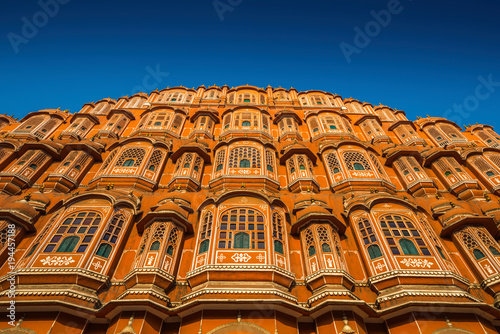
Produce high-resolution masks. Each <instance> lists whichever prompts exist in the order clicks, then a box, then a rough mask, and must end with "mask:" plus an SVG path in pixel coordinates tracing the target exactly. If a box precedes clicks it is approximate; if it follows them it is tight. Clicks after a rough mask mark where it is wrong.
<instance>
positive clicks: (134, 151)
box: [115, 147, 146, 167]
mask: <svg viewBox="0 0 500 334" xmlns="http://www.w3.org/2000/svg"><path fill="white" fill-rule="evenodd" d="M145 155H146V150H145V149H143V148H138V147H134V148H127V149H125V150H124V151H123V152H122V154H121V156H120V158H119V159H118V160H117V161H116V163H115V166H116V167H122V166H124V167H139V166H140V165H141V163H142V160H143V159H144V156H145Z"/></svg>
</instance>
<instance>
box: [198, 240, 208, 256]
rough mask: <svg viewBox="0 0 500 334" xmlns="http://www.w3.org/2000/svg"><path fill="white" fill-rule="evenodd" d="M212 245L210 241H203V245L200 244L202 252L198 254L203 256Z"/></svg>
mask: <svg viewBox="0 0 500 334" xmlns="http://www.w3.org/2000/svg"><path fill="white" fill-rule="evenodd" d="M209 244H210V241H209V240H203V241H202V242H201V243H200V250H199V251H198V254H202V253H205V252H207V251H208V246H209Z"/></svg>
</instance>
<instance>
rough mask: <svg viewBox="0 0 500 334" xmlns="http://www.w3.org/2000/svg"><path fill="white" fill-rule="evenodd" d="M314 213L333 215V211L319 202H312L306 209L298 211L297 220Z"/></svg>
mask: <svg viewBox="0 0 500 334" xmlns="http://www.w3.org/2000/svg"><path fill="white" fill-rule="evenodd" d="M312 213H314V214H320V215H331V213H330V212H329V211H328V210H327V209H325V208H324V207H322V206H320V205H317V204H312V205H310V206H308V207H307V208H306V209H304V210H300V211H299V212H297V220H301V219H302V218H303V217H306V216H308V215H310V214H312Z"/></svg>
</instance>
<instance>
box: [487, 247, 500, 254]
mask: <svg viewBox="0 0 500 334" xmlns="http://www.w3.org/2000/svg"><path fill="white" fill-rule="evenodd" d="M488 249H489V250H490V252H491V254H493V255H495V256H496V255H500V252H499V251H498V249H496V248H495V247H493V246H490V247H489V248H488Z"/></svg>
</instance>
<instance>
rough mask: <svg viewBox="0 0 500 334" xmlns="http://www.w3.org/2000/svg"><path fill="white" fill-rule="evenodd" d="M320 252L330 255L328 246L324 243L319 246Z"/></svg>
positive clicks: (330, 250)
mask: <svg viewBox="0 0 500 334" xmlns="http://www.w3.org/2000/svg"><path fill="white" fill-rule="evenodd" d="M321 250H322V251H323V253H331V252H332V249H331V247H330V245H329V244H327V243H326V242H325V243H323V244H321Z"/></svg>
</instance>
